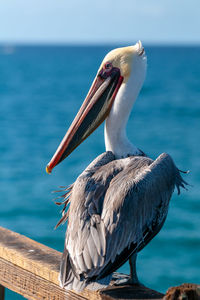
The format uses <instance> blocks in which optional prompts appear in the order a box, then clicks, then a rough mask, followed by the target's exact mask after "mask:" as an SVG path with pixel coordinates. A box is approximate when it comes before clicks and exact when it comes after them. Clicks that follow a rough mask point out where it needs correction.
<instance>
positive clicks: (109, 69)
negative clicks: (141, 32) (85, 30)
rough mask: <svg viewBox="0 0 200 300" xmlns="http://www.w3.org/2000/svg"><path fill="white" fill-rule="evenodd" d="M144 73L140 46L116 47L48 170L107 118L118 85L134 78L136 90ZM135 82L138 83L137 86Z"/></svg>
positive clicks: (94, 82)
mask: <svg viewBox="0 0 200 300" xmlns="http://www.w3.org/2000/svg"><path fill="white" fill-rule="evenodd" d="M145 74H146V56H145V51H144V48H143V46H142V43H141V42H140V41H139V42H138V43H137V44H135V45H134V46H128V47H123V48H117V49H114V50H112V51H110V52H109V53H108V54H107V55H106V56H105V58H104V59H103V61H102V63H101V65H100V68H99V70H98V72H97V75H96V77H95V79H94V81H93V84H92V86H91V88H90V90H89V92H88V94H87V96H86V98H85V100H84V102H83V104H82V106H81V108H80V110H79V112H78V114H77V115H76V117H75V119H74V121H73V122H72V124H71V126H70V128H69V129H68V131H67V133H66V135H65V136H64V138H63V140H62V142H61V143H60V145H59V147H58V149H57V151H56V152H55V154H54V156H53V157H52V159H51V161H50V162H49V163H48V165H47V167H46V171H47V172H48V173H51V171H52V169H53V168H54V167H55V166H56V165H57V164H59V163H60V162H61V161H62V160H63V159H65V158H66V157H67V156H68V155H69V154H70V153H71V152H72V151H73V150H74V149H75V148H76V147H77V146H78V145H79V144H81V143H82V142H83V141H84V140H85V139H86V138H87V137H88V136H89V135H90V134H91V133H92V132H93V131H94V130H95V129H96V128H97V127H98V126H99V125H100V124H101V123H102V122H103V121H104V120H105V118H106V117H107V116H108V114H109V112H110V109H111V107H112V105H113V102H114V101H115V97H116V95H117V93H118V92H119V90H120V87H121V85H122V84H127V82H129V81H130V80H131V78H137V80H136V81H133V83H134V82H135V84H137V85H138V88H139V89H140V88H141V85H142V83H143V81H144V78H145ZM138 83H139V84H138Z"/></svg>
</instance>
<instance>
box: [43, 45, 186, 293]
mask: <svg viewBox="0 0 200 300" xmlns="http://www.w3.org/2000/svg"><path fill="white" fill-rule="evenodd" d="M146 66H147V58H146V54H145V50H144V48H143V46H142V43H141V42H140V41H139V42H138V43H136V44H135V45H133V46H128V47H123V48H118V49H114V50H112V51H111V52H109V53H108V54H107V55H106V56H105V58H104V59H103V62H102V63H101V65H100V68H99V70H98V72H97V75H96V77H95V79H94V81H93V83H92V86H91V88H90V90H89V92H88V94H87V96H86V98H85V100H84V102H83V104H82V106H81V108H80V110H79V112H78V113H77V115H76V117H75V119H74V121H73V122H72V124H71V126H70V127H69V129H68V131H67V133H66V135H65V136H64V138H63V140H62V142H61V143H60V145H59V147H58V149H57V151H56V152H55V154H54V156H53V157H52V159H51V160H50V162H49V163H48V165H47V167H46V171H47V172H48V173H51V171H52V169H53V168H54V167H55V166H56V165H57V164H59V163H60V162H61V161H62V160H64V159H65V158H66V157H67V156H68V155H69V154H70V153H71V152H72V151H73V150H74V149H75V148H76V147H77V146H78V145H79V144H80V143H82V142H83V141H84V140H85V139H86V138H87V137H88V136H89V135H90V134H91V133H92V132H93V131H94V130H95V129H96V128H97V127H98V126H99V125H100V124H101V123H102V122H103V121H104V120H106V122H105V131H104V135H105V148H106V152H105V153H103V154H101V155H99V156H98V157H97V158H96V159H95V160H94V161H93V162H92V163H91V164H90V165H89V166H88V167H87V168H86V169H85V170H84V171H83V173H82V174H80V176H79V177H78V178H77V180H76V181H75V183H74V184H73V185H71V186H70V187H69V189H68V190H67V189H66V193H65V195H64V197H65V198H64V201H63V204H64V208H63V217H62V218H61V220H60V221H59V223H58V224H57V226H59V225H60V224H61V223H64V222H65V221H66V220H67V219H68V225H67V231H66V238H65V245H64V252H63V256H62V261H61V267H60V278H59V279H60V284H61V286H62V287H63V288H65V289H66V290H70V289H73V290H76V291H81V290H83V289H84V288H85V287H87V288H89V289H95V290H97V289H100V288H102V287H105V286H107V285H109V283H110V281H111V277H112V273H113V272H114V271H115V270H117V269H118V268H119V267H120V266H121V265H123V264H124V263H125V262H126V261H127V260H129V264H130V278H129V280H128V281H127V283H128V284H139V280H138V277H137V273H136V257H137V253H138V252H139V251H141V250H142V249H143V248H144V247H145V246H146V245H147V244H148V243H149V242H150V241H151V240H152V238H153V237H154V236H155V235H156V234H157V233H158V232H159V231H160V229H161V228H162V226H163V224H164V222H165V219H166V217H167V213H168V207H169V201H170V198H171V196H172V193H173V191H174V189H175V187H177V190H178V194H179V193H180V187H183V188H185V184H187V183H186V182H185V181H184V180H183V179H182V177H181V175H180V171H179V170H178V169H177V167H176V166H175V164H174V162H173V160H172V158H171V157H170V155H168V154H166V153H163V154H161V155H160V156H159V157H158V158H157V159H156V160H155V161H154V160H152V159H151V158H149V157H147V156H146V155H145V154H144V152H143V151H142V150H140V149H139V148H137V147H136V146H135V145H133V144H132V143H131V142H130V141H129V139H128V137H127V135H126V124H127V121H128V118H129V114H130V112H131V109H132V106H133V104H134V102H135V100H136V98H137V96H138V94H139V92H140V90H141V87H142V84H143V82H144V79H145V74H146ZM68 203H70V205H69V208H68Z"/></svg>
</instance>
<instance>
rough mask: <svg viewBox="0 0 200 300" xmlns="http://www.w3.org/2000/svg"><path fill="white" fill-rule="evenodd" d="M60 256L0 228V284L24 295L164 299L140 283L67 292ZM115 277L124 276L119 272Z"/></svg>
mask: <svg viewBox="0 0 200 300" xmlns="http://www.w3.org/2000/svg"><path fill="white" fill-rule="evenodd" d="M60 259H61V253H60V252H58V251H56V250H54V249H51V248H49V247H47V246H45V245H42V244H40V243H37V242H35V241H33V240H31V239H29V238H27V237H25V236H22V235H20V234H18V233H15V232H12V231H10V230H8V229H5V228H2V227H0V285H2V286H5V287H6V288H9V289H11V290H13V291H15V292H17V293H19V294H21V295H23V296H24V297H25V298H28V299H33V300H40V299H43V300H45V299H48V300H64V299H72V300H73V299H91V300H100V299H101V300H106V299H109V300H113V299H124V300H125V299H161V298H162V297H163V296H164V295H162V294H160V293H158V292H156V291H152V290H150V289H148V288H141V287H137V286H120V287H115V286H113V287H108V288H107V289H104V290H101V291H97V292H94V291H89V290H86V289H85V290H84V291H83V292H82V293H80V294H78V293H75V292H73V291H69V292H66V291H65V290H63V289H61V288H60V287H59V282H58V274H59V265H60ZM115 277H116V278H117V279H119V278H121V277H120V275H115ZM116 278H115V279H116ZM0 292H1V289H0ZM2 295H3V291H2ZM2 299H3V298H2ZM0 300H1V298H0Z"/></svg>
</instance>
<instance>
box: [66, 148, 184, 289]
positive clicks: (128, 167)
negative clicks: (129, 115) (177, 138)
mask: <svg viewBox="0 0 200 300" xmlns="http://www.w3.org/2000/svg"><path fill="white" fill-rule="evenodd" d="M184 183H185V182H184V181H183V180H182V178H181V176H180V173H179V171H178V169H177V168H176V166H175V165H174V163H173V160H172V159H171V157H170V156H169V155H167V154H165V153H164V154H161V155H160V156H159V157H158V158H157V159H156V160H155V161H153V160H151V159H150V158H147V157H128V158H125V159H119V160H114V155H113V154H112V153H111V152H106V153H104V154H102V155H101V156H99V157H98V158H97V159H96V160H95V161H93V162H92V164H90V165H89V166H88V167H87V169H86V170H85V171H84V172H83V173H82V174H81V175H80V176H79V177H78V179H77V181H76V182H75V183H74V185H73V190H72V194H71V197H70V201H71V204H70V212H69V219H68V229H67V233H66V243H65V247H66V252H65V255H64V256H65V257H64V256H63V264H64V263H65V264H68V266H67V269H68V268H69V269H70V270H71V272H72V270H73V274H74V284H72V282H73V280H72V275H71V273H70V271H68V273H67V272H66V268H61V277H62V280H61V281H63V282H64V286H65V287H66V289H68V287H70V286H72V285H73V288H74V289H76V290H77V289H78V290H81V289H82V288H84V287H85V286H86V285H88V284H89V281H90V278H95V277H97V276H99V274H100V273H101V270H103V268H105V266H106V265H107V264H110V263H111V264H112V263H114V261H115V258H116V256H117V255H119V254H120V253H121V252H122V251H123V250H124V248H126V247H129V246H130V245H131V244H132V243H136V244H138V245H140V244H141V243H142V241H143V238H144V232H146V231H147V230H151V228H152V226H153V224H154V223H155V222H158V224H162V222H163V220H164V219H165V218H166V215H167V211H168V205H169V201H170V198H171V195H172V192H173V190H174V187H175V185H176V186H177V189H178V191H179V190H180V186H182V187H184ZM66 253H67V254H66ZM69 257H70V259H69ZM62 270H63V271H62ZM62 273H63V274H62ZM63 278H64V279H63ZM106 278H107V279H106V280H108V277H106ZM76 280H81V282H82V283H81V285H80V284H79V285H78V286H77V288H75V281H76ZM83 282H84V284H85V285H84V284H83ZM108 283H109V282H108ZM77 284H78V283H77Z"/></svg>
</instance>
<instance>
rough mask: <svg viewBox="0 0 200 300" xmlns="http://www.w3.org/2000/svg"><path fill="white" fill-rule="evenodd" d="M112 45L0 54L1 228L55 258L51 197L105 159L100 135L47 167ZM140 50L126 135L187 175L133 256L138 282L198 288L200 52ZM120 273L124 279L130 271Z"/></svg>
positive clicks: (58, 241)
mask: <svg viewBox="0 0 200 300" xmlns="http://www.w3.org/2000/svg"><path fill="white" fill-rule="evenodd" d="M116 46H119V45H113V46H110V45H105V46H13V47H10V46H9V47H6V46H1V47H0V137H1V138H0V195H1V209H0V226H3V227H6V228H8V229H11V230H13V231H16V232H19V233H21V234H23V235H26V236H28V237H30V238H32V239H34V240H36V241H38V242H40V243H43V244H45V245H48V246H49V247H52V248H55V249H57V250H59V251H62V249H63V244H64V236H65V230H66V226H65V225H64V226H63V227H60V228H58V229H57V230H56V231H55V230H54V226H55V224H56V223H57V221H58V219H59V217H60V215H59V211H60V208H59V207H57V206H56V205H55V204H54V202H53V198H54V195H53V194H51V191H53V190H56V189H58V186H65V185H69V184H71V183H73V182H74V181H75V179H76V177H77V176H78V175H79V174H80V173H81V172H82V171H83V170H84V169H85V167H86V166H87V165H88V164H89V163H90V162H91V161H92V160H93V159H94V158H95V157H96V156H97V155H99V154H100V153H102V152H103V151H104V149H105V148H104V138H103V126H102V125H101V127H100V128H99V129H97V130H96V131H95V132H94V133H93V134H92V135H91V136H90V137H89V138H88V139H87V140H86V141H85V142H84V143H83V144H82V145H80V146H79V147H78V148H77V149H76V150H75V151H74V152H73V153H72V154H71V155H70V156H69V157H68V158H67V159H66V160H64V161H63V162H62V163H61V164H60V165H59V166H57V167H56V168H55V169H54V171H53V173H52V174H51V175H48V174H46V172H45V166H46V164H47V163H48V162H49V160H50V159H51V157H52V155H53V154H54V152H55V150H56V148H57V146H58V144H59V142H60V141H61V139H62V137H63V136H64V134H65V132H66V130H67V128H68V126H69V125H70V123H71V121H72V120H73V117H74V116H75V114H76V112H77V111H78V109H79V107H80V105H81V103H82V101H83V100H84V97H85V96H86V94H87V91H88V89H89V87H90V84H91V83H92V81H93V78H94V76H95V74H96V71H97V69H98V67H99V65H100V63H101V60H102V58H103V57H104V56H105V54H106V53H107V52H108V51H109V50H111V49H112V48H115V47H116ZM145 50H146V54H147V57H148V71H147V77H146V81H145V83H144V87H143V89H142V91H141V93H140V95H139V97H138V99H137V101H136V103H135V105H134V107H133V111H132V113H131V117H130V120H129V123H128V128H127V131H128V136H129V138H130V140H131V141H132V142H133V143H134V144H135V145H136V146H138V147H139V148H140V149H142V150H143V151H144V152H145V153H147V154H148V155H149V156H150V157H152V158H153V159H155V158H156V157H157V156H158V155H159V154H161V153H162V152H167V153H169V154H170V155H171V156H172V157H173V159H174V161H175V163H176V165H177V166H178V168H179V169H181V170H185V171H187V170H189V171H190V173H189V174H186V175H183V176H184V179H185V180H186V181H187V182H188V183H189V184H190V185H191V186H188V191H185V190H183V191H182V193H181V195H180V196H178V195H177V192H176V191H175V193H174V195H173V197H172V200H171V205H170V209H169V214H168V218H167V221H166V223H165V225H164V227H163V229H162V230H161V232H160V233H159V234H158V235H157V236H156V237H155V238H154V239H153V240H152V241H151V243H150V244H149V245H148V246H146V248H145V249H143V250H142V251H141V253H140V254H139V256H138V261H137V269H138V275H139V279H140V281H141V282H142V283H143V284H145V285H146V286H148V287H150V288H153V289H156V290H158V291H161V292H165V291H166V290H167V288H168V287H170V286H175V285H179V284H181V283H184V282H193V283H200V47H181V46H153V47H151V46H148V45H147V46H146V47H145ZM120 271H122V272H125V273H128V272H129V267H128V264H125V265H124V266H123V267H122V268H121V269H120ZM6 293H7V294H6V299H7V300H10V299H14V300H17V299H22V297H21V296H19V295H17V294H14V293H12V292H10V291H6Z"/></svg>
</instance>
